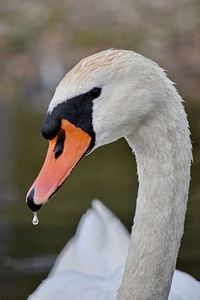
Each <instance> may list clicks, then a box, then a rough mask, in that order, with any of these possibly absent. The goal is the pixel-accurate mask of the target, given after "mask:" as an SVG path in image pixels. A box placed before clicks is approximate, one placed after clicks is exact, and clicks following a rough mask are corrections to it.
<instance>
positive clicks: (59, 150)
mask: <svg viewBox="0 0 200 300" xmlns="http://www.w3.org/2000/svg"><path fill="white" fill-rule="evenodd" d="M167 80H168V79H167V77H166V76H165V74H164V71H163V70H162V69H161V68H159V67H158V65H157V64H156V63H154V62H152V61H151V60H149V59H147V58H145V57H143V56H142V55H140V54H138V53H135V52H133V51H127V50H115V49H109V50H106V51H102V52H99V53H97V54H94V55H92V56H89V57H86V58H84V59H82V60H81V61H80V62H79V63H78V64H77V65H76V66H75V67H74V68H73V69H72V70H71V71H69V72H68V73H67V74H66V76H65V77H64V78H63V80H62V81H61V82H60V84H59V86H58V87H57V89H56V91H55V94H54V96H53V99H52V100H51V102H50V105H49V108H48V111H47V114H46V117H45V120H44V123H43V126H42V134H43V136H44V138H45V139H47V140H49V148H48V151H47V155H46V159H45V162H44V165H43V167H42V169H41V171H40V173H39V175H38V177H37V178H36V180H35V182H34V183H33V185H32V186H31V188H30V190H29V192H28V194H27V198H26V199H27V203H28V205H29V207H30V208H31V209H32V210H33V211H37V210H38V209H39V208H40V207H41V205H42V204H44V203H45V202H47V201H48V200H49V199H50V198H51V197H52V195H53V194H54V193H55V192H56V191H57V189H58V188H59V187H60V186H61V185H62V183H63V182H64V181H65V179H66V178H67V176H68V175H69V174H70V172H71V170H72V169H73V168H74V166H75V165H76V164H77V162H78V161H79V160H80V159H81V158H82V157H83V156H84V155H85V154H86V153H89V152H90V151H91V150H93V149H95V148H97V147H99V146H102V145H104V144H107V143H110V142H112V141H114V140H117V139H119V138H121V137H123V136H128V135H129V134H132V133H133V132H134V130H135V131H137V130H138V128H139V127H140V125H141V124H142V123H143V122H145V120H146V119H147V118H150V117H151V115H153V114H154V113H155V110H156V109H158V107H160V106H162V103H160V102H159V101H158V100H157V99H158V98H159V99H160V97H159V94H160V93H161V92H162V87H163V88H164V86H165V85H166V84H167ZM158 81H159V83H160V84H159V85H157V84H156V83H157V82H158Z"/></svg>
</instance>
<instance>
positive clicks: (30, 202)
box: [26, 188, 42, 212]
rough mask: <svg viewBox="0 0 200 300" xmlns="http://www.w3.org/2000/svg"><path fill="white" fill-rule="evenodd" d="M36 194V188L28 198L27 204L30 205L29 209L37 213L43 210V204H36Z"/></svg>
mask: <svg viewBox="0 0 200 300" xmlns="http://www.w3.org/2000/svg"><path fill="white" fill-rule="evenodd" d="M34 194H35V188H32V189H31V190H30V191H29V192H28V195H27V197H26V202H27V204H28V207H29V208H30V209H31V210H32V211H33V212H36V211H38V210H39V209H40V208H41V206H42V205H41V204H35V202H34Z"/></svg>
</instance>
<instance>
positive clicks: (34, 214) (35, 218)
mask: <svg viewBox="0 0 200 300" xmlns="http://www.w3.org/2000/svg"><path fill="white" fill-rule="evenodd" d="M38 223H39V219H38V216H37V212H33V220H32V224H33V225H38Z"/></svg>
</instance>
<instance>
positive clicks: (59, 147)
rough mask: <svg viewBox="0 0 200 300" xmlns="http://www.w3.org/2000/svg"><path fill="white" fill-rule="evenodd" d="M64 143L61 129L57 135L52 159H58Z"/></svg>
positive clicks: (63, 134)
mask: <svg viewBox="0 0 200 300" xmlns="http://www.w3.org/2000/svg"><path fill="white" fill-rule="evenodd" d="M64 141H65V132H64V130H63V129H60V131H59V133H58V139H57V142H56V146H55V149H54V157H55V158H58V157H59V156H60V155H61V154H62V152H63V149H64Z"/></svg>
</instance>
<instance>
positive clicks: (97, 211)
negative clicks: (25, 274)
mask: <svg viewBox="0 0 200 300" xmlns="http://www.w3.org/2000/svg"><path fill="white" fill-rule="evenodd" d="M129 238H130V236H129V233H128V231H127V229H126V228H125V227H124V226H123V224H122V223H121V222H120V220H119V219H118V218H117V217H116V216H115V215H114V214H113V213H112V212H111V211H110V210H109V209H108V208H107V207H105V206H104V205H103V204H102V203H101V202H100V201H99V200H94V201H93V202H92V208H91V209H89V210H88V211H87V213H86V214H84V215H83V216H82V218H81V221H80V223H79V226H78V228H77V233H76V235H75V237H73V238H72V239H71V240H70V241H69V242H68V243H67V244H66V246H65V247H64V248H63V250H62V251H61V253H60V254H59V256H58V257H57V260H56V262H55V264H54V266H53V268H52V270H51V272H50V273H49V275H48V277H47V279H46V280H44V281H43V282H42V283H41V285H40V286H39V287H38V288H37V290H36V291H35V292H34V293H33V294H32V295H31V296H30V297H29V298H28V300H45V299H48V300H54V299H58V300H64V299H71V300H74V299H76V300H79V299H80V300H81V299H88V300H90V299H91V300H92V299H99V300H114V299H116V291H117V289H118V287H119V285H120V282H121V280H122V276H123V272H124V264H125V260H126V257H127V253H128V246H129ZM77 287H78V288H77ZM191 299H193V300H198V299H200V285H199V282H198V281H197V280H196V279H194V278H193V277H192V276H190V275H188V274H186V273H184V272H181V271H178V270H175V273H174V276H173V280H172V286H171V291H170V294H169V300H191Z"/></svg>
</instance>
